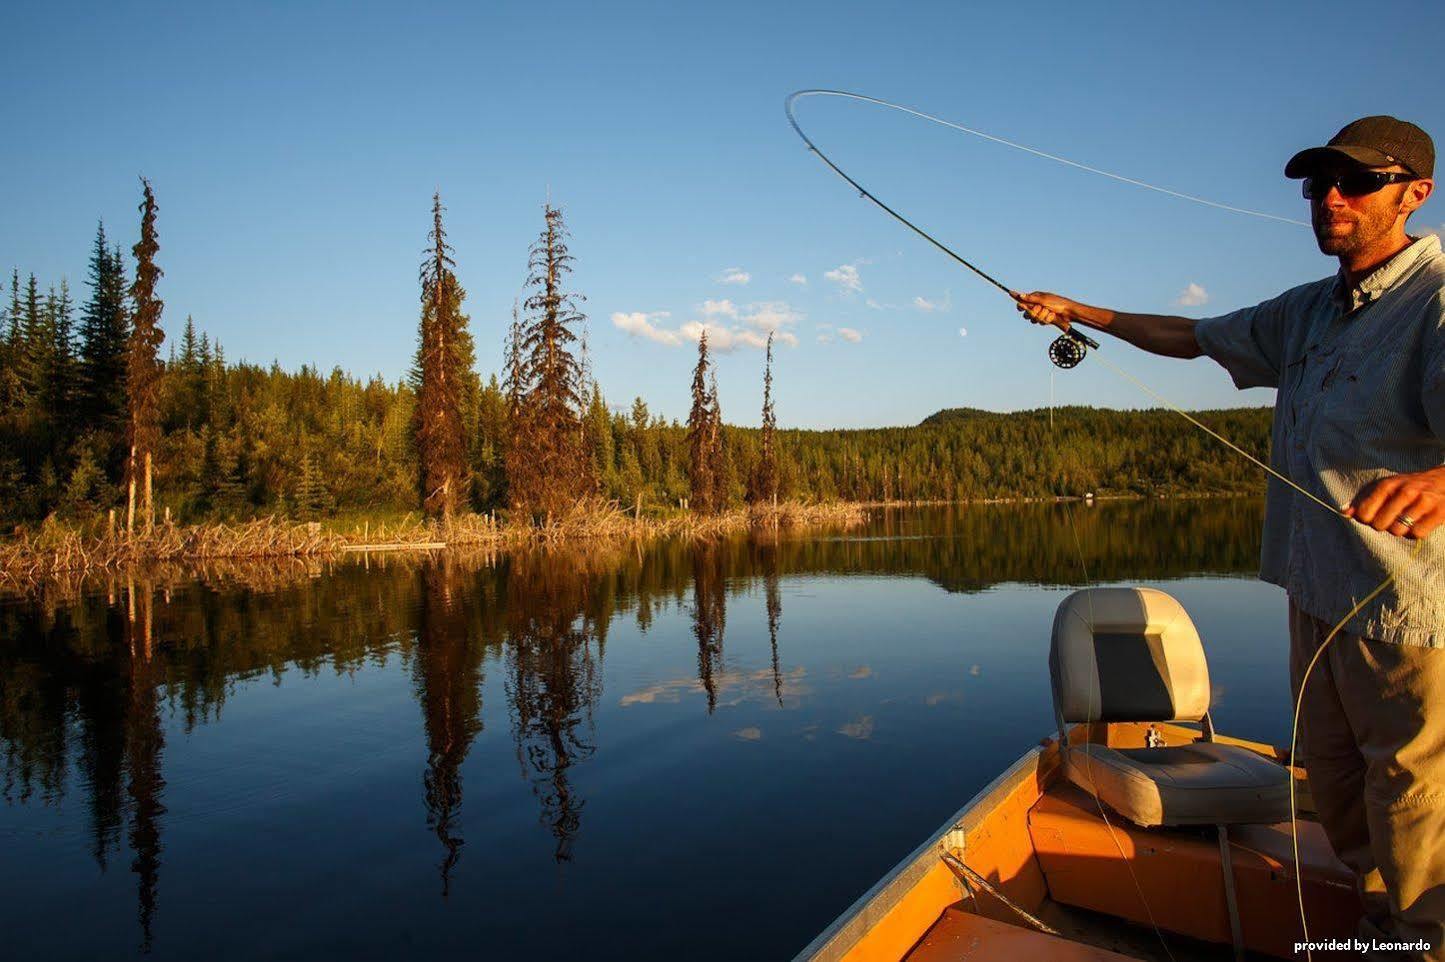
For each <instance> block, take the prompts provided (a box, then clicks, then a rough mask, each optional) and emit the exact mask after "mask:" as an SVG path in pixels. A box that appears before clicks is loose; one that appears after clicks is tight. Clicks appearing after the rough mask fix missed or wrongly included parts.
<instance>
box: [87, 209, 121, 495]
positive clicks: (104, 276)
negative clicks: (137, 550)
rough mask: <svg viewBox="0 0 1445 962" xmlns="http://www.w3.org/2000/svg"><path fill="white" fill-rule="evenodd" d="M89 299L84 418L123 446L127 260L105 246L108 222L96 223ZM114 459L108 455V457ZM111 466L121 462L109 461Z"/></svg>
mask: <svg viewBox="0 0 1445 962" xmlns="http://www.w3.org/2000/svg"><path fill="white" fill-rule="evenodd" d="M87 283H88V284H89V286H90V299H89V300H88V301H86V303H85V306H84V307H83V308H82V309H81V313H80V396H79V398H78V399H77V402H76V404H77V411H78V415H79V419H80V423H81V424H82V425H83V426H84V427H85V428H86V429H87V430H90V431H94V432H96V433H98V434H99V435H101V436H102V437H103V438H104V439H105V440H106V441H107V442H108V443H109V445H110V446H111V447H112V448H113V449H115V450H119V448H120V440H121V434H122V433H123V432H122V430H121V425H122V424H123V423H124V418H125V401H126V398H125V365H126V339H127V337H128V336H129V334H130V318H129V316H128V315H127V313H126V306H125V296H126V292H125V286H126V285H125V262H124V261H123V260H122V258H121V253H120V249H119V248H116V249H115V250H114V251H111V250H110V249H109V248H107V247H106V236H105V225H104V224H101V225H99V226H97V228H96V232H95V247H94V249H93V250H92V252H91V256H90V278H89V280H88V282H87ZM110 460H111V459H109V458H108V459H107V461H108V462H109V461H110ZM108 466H109V467H111V468H114V467H117V466H118V464H114V463H112V464H109V465H108Z"/></svg>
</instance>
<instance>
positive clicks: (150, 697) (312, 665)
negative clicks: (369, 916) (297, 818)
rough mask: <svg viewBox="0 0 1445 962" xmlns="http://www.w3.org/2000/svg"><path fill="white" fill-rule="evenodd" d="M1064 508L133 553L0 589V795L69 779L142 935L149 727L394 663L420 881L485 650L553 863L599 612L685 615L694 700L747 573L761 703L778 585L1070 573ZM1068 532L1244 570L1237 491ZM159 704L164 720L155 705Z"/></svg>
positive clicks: (1245, 542)
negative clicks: (132, 890) (615, 540)
mask: <svg viewBox="0 0 1445 962" xmlns="http://www.w3.org/2000/svg"><path fill="white" fill-rule="evenodd" d="M1065 510H1068V509H1065V508H1060V507H1056V506H1049V505H1037V506H1030V507H1021V508H1011V509H1002V510H999V509H985V508H950V509H944V510H941V511H938V512H935V513H933V514H932V515H931V516H930V517H929V518H928V520H927V521H926V523H923V522H919V521H918V520H917V517H918V516H917V514H916V513H915V514H908V513H902V514H896V515H894V514H889V515H884V516H882V517H880V518H878V519H877V520H876V521H875V522H874V523H872V524H871V525H870V527H869V529H868V530H867V531H864V532H855V533H842V534H839V535H837V536H832V537H830V536H818V537H799V536H796V535H791V536H790V535H787V534H786V533H785V534H784V535H783V536H781V537H779V536H778V535H777V534H776V533H772V532H769V533H767V534H766V535H763V536H759V537H754V538H751V539H749V538H728V539H721V540H717V541H713V542H709V543H705V544H697V545H688V544H683V543H664V544H657V545H652V546H649V547H647V548H645V549H643V548H639V547H634V546H615V547H612V548H607V549H602V548H594V549H589V550H585V551H584V550H565V551H559V550H552V551H547V552H543V551H535V552H523V553H517V554H514V555H510V556H502V557H500V558H499V557H497V556H493V555H469V554H465V553H448V554H442V555H437V556H434V557H425V556H422V557H415V558H404V557H396V558H391V559H388V560H386V561H384V562H382V563H378V562H376V561H374V560H373V561H371V562H368V563H367V564H361V563H345V564H336V565H324V564H317V563H314V562H296V561H277V562H272V563H266V564H258V565H235V564H231V565H223V566H207V567H204V568H200V569H196V568H165V567H160V568H155V569H150V570H148V571H147V572H145V573H144V574H137V575H136V576H135V577H134V579H133V580H130V581H118V580H116V578H115V577H114V576H100V577H89V578H84V579H77V580H76V581H75V582H72V583H68V584H66V583H56V582H50V583H46V584H43V585H39V586H36V588H35V590H34V591H33V592H32V593H31V595H30V596H29V597H27V598H26V599H24V600H23V601H16V600H13V599H12V600H8V601H5V602H4V603H0V752H3V767H4V773H3V785H0V797H3V799H4V801H5V802H6V803H7V804H10V805H26V804H56V803H59V802H60V801H61V800H62V799H63V796H64V795H65V794H66V792H67V791H68V790H71V789H73V788H77V787H78V788H79V789H80V790H81V791H83V793H84V796H85V802H86V816H87V817H86V822H87V828H86V831H87V834H88V836H89V845H88V847H89V849H90V852H91V855H92V857H93V859H94V861H95V863H96V865H97V867H98V869H99V870H100V871H101V872H104V871H106V870H107V868H108V866H109V864H110V861H111V856H112V855H113V854H114V853H115V852H117V851H118V850H119V849H120V847H121V846H122V844H124V845H125V846H126V847H127V848H128V849H129V851H130V856H131V862H130V864H131V870H132V871H133V872H134V873H135V876H136V879H137V919H138V923H139V929H140V938H141V942H142V945H143V946H149V945H150V944H151V941H152V930H153V927H154V921H155V918H156V916H157V911H158V909H157V906H158V897H159V890H160V873H161V864H162V863H161V856H162V853H163V851H164V845H163V829H164V827H165V816H166V804H165V796H166V790H167V789H166V781H165V778H164V775H163V771H162V762H163V759H164V749H165V747H166V731H167V728H168V725H170V726H174V725H177V724H179V725H180V726H181V727H182V729H183V730H184V731H186V732H189V731H190V730H192V729H193V728H194V727H196V726H197V725H201V724H205V723H207V722H210V721H214V720H217V719H219V718H220V715H221V712H222V710H223V709H224V707H225V704H226V700H227V697H228V696H229V694H230V693H231V692H232V691H233V689H234V688H235V686H236V684H237V682H238V681H243V680H245V679H252V678H258V677H268V676H269V677H272V678H274V679H275V680H276V681H277V682H280V681H281V679H282V678H283V676H284V675H285V674H286V673H288V672H298V673H300V674H302V675H304V676H314V675H318V674H320V673H322V672H335V673H338V674H345V673H350V672H354V671H358V670H360V669H363V668H364V667H365V666H367V665H368V664H372V663H379V662H382V661H384V660H385V659H387V658H391V657H396V656H400V658H402V659H403V660H404V661H405V663H406V665H407V666H408V667H409V670H410V672H411V680H412V685H413V688H414V691H415V696H416V699H417V703H418V706H419V708H420V712H421V719H422V728H423V732H424V737H425V741H426V759H427V760H426V765H425V768H424V771H423V772H422V779H421V783H422V784H421V788H422V792H421V795H422V798H421V803H422V808H423V812H424V817H425V824H426V825H427V827H428V829H429V831H430V832H431V833H433V834H434V835H435V837H436V839H437V842H438V843H439V844H440V846H441V859H440V863H439V875H440V881H441V892H442V894H443V895H445V894H446V893H448V892H449V891H450V890H451V886H452V884H453V877H454V875H455V871H456V868H457V866H458V864H459V860H460V858H461V854H462V850H463V833H462V830H461V826H462V823H463V818H462V813H463V774H462V772H463V766H464V764H465V760H466V758H467V754H468V752H469V751H470V749H471V747H472V745H473V744H474V742H475V741H476V740H477V738H478V737H479V736H480V735H481V733H482V720H483V711H482V709H483V705H482V689H483V684H484V681H485V677H486V670H485V669H486V667H487V665H488V663H489V662H490V663H491V664H492V665H494V666H496V668H494V670H497V669H502V670H503V672H504V674H503V678H504V680H503V685H502V689H503V691H504V692H505V697H506V700H507V705H506V710H507V715H508V718H509V722H510V728H511V737H512V741H513V747H514V749H515V752H516V757H517V759H518V764H519V766H520V768H521V771H522V774H523V776H524V777H525V778H526V780H527V782H528V783H529V784H530V786H531V787H532V790H533V792H534V794H535V796H536V798H537V800H538V803H539V806H540V816H539V820H540V822H541V824H542V825H544V826H545V827H546V830H547V831H548V832H549V833H550V835H551V836H552V840H553V856H554V858H555V859H556V860H557V861H559V862H566V861H568V860H570V859H571V858H573V853H574V846H575V842H576V839H577V837H578V833H579V831H580V829H581V823H582V812H583V810H584V805H585V802H584V799H583V798H582V796H581V794H580V792H579V790H578V788H577V779H576V775H577V766H578V765H579V764H580V763H583V762H585V761H587V760H588V759H589V758H591V757H592V756H593V755H594V754H595V753H596V750H597V740H596V737H595V732H594V714H595V709H596V707H597V705H598V703H599V699H600V697H601V694H602V692H601V664H602V658H603V653H604V650H605V646H606V640H607V629H608V626H609V625H610V624H611V622H612V620H613V618H614V617H616V616H618V615H619V614H623V613H627V612H630V613H632V615H633V617H635V619H636V621H637V624H638V627H639V629H641V630H643V631H645V630H647V628H648V626H649V625H650V624H652V620H653V618H654V616H655V614H656V613H657V612H658V611H659V610H661V609H667V608H673V609H675V610H685V611H687V612H688V614H689V615H690V617H691V627H692V634H693V636H694V638H693V640H694V641H695V642H696V644H697V685H698V687H699V688H700V689H701V691H702V693H703V694H704V696H705V702H706V708H707V710H708V711H709V712H712V711H713V710H715V708H716V707H717V704H718V699H719V695H720V689H721V688H722V687H724V685H726V684H727V683H728V681H727V673H726V672H725V671H724V670H723V637H724V633H725V628H726V614H727V612H726V606H727V602H728V600H729V599H728V593H729V592H732V593H733V595H734V603H735V604H736V603H738V602H737V600H736V599H737V597H738V596H743V595H747V594H748V593H749V592H751V590H752V588H753V586H756V585H761V586H762V588H763V598H762V603H763V606H764V609H765V611H766V618H767V630H768V641H769V645H770V656H771V663H772V669H771V674H772V689H773V692H772V693H773V697H774V698H775V699H776V700H777V701H778V702H779V704H781V703H782V701H783V698H784V684H783V673H782V670H781V667H780V662H781V658H780V653H779V650H778V638H779V631H780V622H781V616H782V591H781V583H782V580H783V579H784V578H786V577H790V576H797V575H809V574H844V575H845V574H854V573H886V574H890V575H909V576H915V577H925V578H928V579H930V580H932V581H934V582H935V583H936V584H938V585H940V586H941V587H943V588H944V589H945V590H948V591H976V590H981V589H983V588H986V587H988V586H990V585H992V584H995V583H998V582H1000V581H1012V582H1025V583H1044V584H1058V585H1071V584H1077V583H1078V581H1079V571H1080V558H1079V549H1078V548H1076V547H1075V544H1074V541H1073V536H1072V534H1071V533H1070V531H1069V527H1068V523H1067V520H1066V518H1065V516H1064V514H1063V513H1062V512H1063V511H1065ZM1075 511H1076V515H1075V516H1076V519H1077V526H1078V534H1079V541H1080V545H1081V547H1082V550H1083V553H1084V555H1085V559H1086V561H1087V566H1088V569H1089V571H1090V573H1091V574H1092V575H1093V577H1094V578H1095V579H1097V580H1099V581H1126V580H1159V579H1166V578H1171V577H1178V576H1185V575H1194V574H1200V573H1219V574H1232V575H1247V574H1251V573H1253V572H1254V570H1255V569H1256V565H1257V558H1258V555H1257V551H1258V525H1259V516H1260V506H1259V504H1258V502H1255V501H1227V502H1212V503H1211V502H1168V503H1162V504H1159V503H1135V504H1118V505H1103V506H1100V507H1097V508H1093V509H1084V508H1077V509H1075ZM163 713H164V714H163Z"/></svg>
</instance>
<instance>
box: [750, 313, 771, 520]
mask: <svg viewBox="0 0 1445 962" xmlns="http://www.w3.org/2000/svg"><path fill="white" fill-rule="evenodd" d="M748 488H749V491H748V494H749V500H751V501H753V502H754V503H759V502H761V503H768V502H776V501H777V500H778V419H777V415H776V414H775V413H774V412H773V335H772V334H771V333H769V334H768V353H767V360H766V361H765V363H764V367H763V429H762V432H761V437H760V439H759V451H758V463H757V467H756V469H755V470H754V471H753V477H752V483H751V484H750V485H749V486H748Z"/></svg>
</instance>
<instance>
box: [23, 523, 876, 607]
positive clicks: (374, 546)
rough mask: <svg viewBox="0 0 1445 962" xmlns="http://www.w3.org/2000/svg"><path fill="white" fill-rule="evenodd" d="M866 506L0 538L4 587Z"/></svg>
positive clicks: (615, 534)
mask: <svg viewBox="0 0 1445 962" xmlns="http://www.w3.org/2000/svg"><path fill="white" fill-rule="evenodd" d="M866 512H867V506H865V505H861V504H855V503H841V502H835V503H826V504H805V503H802V502H781V503H779V504H777V505H776V506H774V505H768V506H753V507H748V508H735V509H732V510H729V511H724V512H719V513H717V514H710V515H698V514H693V513H691V512H686V511H676V512H672V513H669V514H665V515H660V516H654V515H639V514H637V513H636V512H633V511H627V510H623V509H621V508H620V507H618V506H617V505H615V504H608V505H601V506H593V507H589V508H585V509H579V510H576V511H573V512H571V513H569V514H567V515H565V516H563V517H562V518H560V519H557V520H554V521H553V523H552V524H550V525H546V526H539V525H529V524H524V523H518V522H508V521H507V520H506V519H504V518H499V517H497V516H496V515H483V514H466V515H461V516H458V517H455V518H453V519H451V520H450V521H426V520H423V519H422V518H420V517H418V516H416V515H406V516H403V517H402V518H400V519H396V520H392V521H390V522H386V521H382V522H379V523H376V524H373V523H371V521H369V520H366V521H358V522H355V523H352V524H348V523H344V522H343V523H335V522H332V523H327V522H315V521H312V522H306V521H291V520H285V519H280V518H275V517H271V518H262V519H258V520H255V521H246V522H241V523H236V524H197V525H177V524H160V525H157V526H156V528H155V529H154V530H153V531H151V532H150V533H149V534H134V535H129V536H128V535H126V533H125V532H123V531H109V530H106V529H105V528H103V527H86V526H82V525H76V524H72V523H66V522H61V521H56V520H54V519H50V520H47V521H46V522H45V523H43V524H41V525H39V526H37V527H36V528H34V529H32V530H27V531H21V532H18V533H17V534H16V536H15V537H13V538H11V539H8V540H6V541H3V542H0V587H3V586H5V585H7V584H8V585H10V586H16V585H24V584H26V583H28V582H33V581H35V580H37V579H44V578H47V577H54V576H57V575H64V574H70V573H74V572H84V571H115V570H121V569H124V568H128V567H131V566H135V565H142V564H149V563H153V562H177V561H179V562H204V561H217V560H265V559H268V558H276V559H281V558H311V559H319V558H336V557H343V556H346V555H365V554H371V553H385V552H414V551H436V550H443V549H447V548H453V547H458V548H461V547H483V548H496V549H505V548H524V547H532V546H538V545H550V544H563V543H574V542H589V541H618V540H644V539H645V540H652V539H661V538H668V537H714V536H720V535H725V534H732V533H736V532H739V531H744V530H748V529H750V528H758V527H805V526H827V525H840V526H852V525H856V524H858V523H861V522H862V520H863V518H864V517H865V515H866Z"/></svg>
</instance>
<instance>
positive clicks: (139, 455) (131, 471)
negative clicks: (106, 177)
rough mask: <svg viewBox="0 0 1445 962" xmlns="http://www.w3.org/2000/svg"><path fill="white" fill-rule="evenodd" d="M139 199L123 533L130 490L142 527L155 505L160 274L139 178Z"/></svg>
mask: <svg viewBox="0 0 1445 962" xmlns="http://www.w3.org/2000/svg"><path fill="white" fill-rule="evenodd" d="M141 188H142V190H143V193H144V197H143V199H142V201H141V204H140V212H141V225H140V240H139V241H137V242H136V245H135V246H134V247H132V248H131V253H133V254H134V255H135V259H136V267H135V282H134V283H133V284H131V287H130V300H131V329H130V338H129V341H128V343H127V346H126V365H125V385H126V408H127V417H126V447H127V449H128V451H129V454H128V456H127V458H126V466H125V478H126V532H127V533H130V532H133V531H134V530H135V515H136V500H137V494H136V489H137V487H139V488H140V489H141V511H142V514H143V516H144V520H145V529H146V532H147V533H149V532H150V531H151V530H152V529H153V528H154V527H155V517H156V515H155V501H154V499H153V497H152V490H151V474H152V464H153V462H154V458H155V450H156V444H157V442H158V441H159V440H160V417H159V414H158V400H159V394H160V382H161V365H160V361H159V360H158V359H157V354H158V353H159V351H160V346H161V342H162V341H164V340H165V332H164V331H162V330H161V310H162V308H164V307H165V303H164V302H163V301H162V300H161V299H160V298H158V297H157V296H156V282H157V281H159V280H160V278H161V275H162V271H161V269H160V268H159V267H157V266H156V253H157V252H158V251H159V250H160V244H159V243H158V242H157V241H156V197H155V194H154V193H153V192H152V191H151V185H150V181H148V180H146V179H145V178H144V177H142V178H141Z"/></svg>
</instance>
